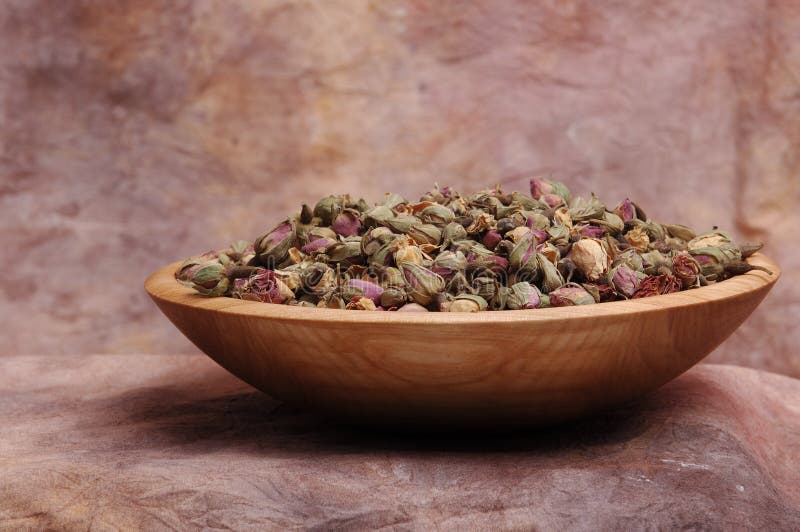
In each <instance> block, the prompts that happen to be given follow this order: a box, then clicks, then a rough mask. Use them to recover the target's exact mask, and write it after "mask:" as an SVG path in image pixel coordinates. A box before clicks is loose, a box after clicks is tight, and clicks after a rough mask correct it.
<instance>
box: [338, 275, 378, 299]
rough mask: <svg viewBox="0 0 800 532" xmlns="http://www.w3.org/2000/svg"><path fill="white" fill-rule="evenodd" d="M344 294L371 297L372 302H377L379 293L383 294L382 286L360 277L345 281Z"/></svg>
mask: <svg viewBox="0 0 800 532" xmlns="http://www.w3.org/2000/svg"><path fill="white" fill-rule="evenodd" d="M345 294H346V295H350V296H351V297H352V296H361V297H366V298H367V299H371V300H372V301H373V302H374V303H376V304H378V303H379V302H380V299H381V294H383V287H382V286H380V285H378V284H375V283H372V282H370V281H364V280H362V279H350V280H349V281H347V288H346V289H345Z"/></svg>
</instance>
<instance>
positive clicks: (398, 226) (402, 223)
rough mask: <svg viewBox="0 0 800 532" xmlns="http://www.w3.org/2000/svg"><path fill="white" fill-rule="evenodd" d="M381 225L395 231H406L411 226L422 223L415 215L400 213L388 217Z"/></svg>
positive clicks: (404, 232)
mask: <svg viewBox="0 0 800 532" xmlns="http://www.w3.org/2000/svg"><path fill="white" fill-rule="evenodd" d="M383 225H385V226H386V227H388V228H390V229H391V230H392V231H394V232H396V233H403V234H406V233H408V232H409V231H410V230H411V229H412V228H413V227H415V226H420V225H424V224H423V223H422V221H420V219H419V218H417V217H416V216H411V215H402V216H396V217H394V218H390V219H388V220H385V221H384V222H383Z"/></svg>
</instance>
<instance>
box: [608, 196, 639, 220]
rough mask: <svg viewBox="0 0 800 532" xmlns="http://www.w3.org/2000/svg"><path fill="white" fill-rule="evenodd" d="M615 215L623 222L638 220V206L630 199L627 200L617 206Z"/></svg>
mask: <svg viewBox="0 0 800 532" xmlns="http://www.w3.org/2000/svg"><path fill="white" fill-rule="evenodd" d="M614 214H616V215H617V216H619V217H620V218H621V219H622V221H623V222H630V221H631V220H637V219H638V217H637V216H636V206H635V205H634V204H633V202H632V201H631V200H630V199H628V198H625V199H624V200H622V203H620V204H619V205H617V206H616V208H615V209H614Z"/></svg>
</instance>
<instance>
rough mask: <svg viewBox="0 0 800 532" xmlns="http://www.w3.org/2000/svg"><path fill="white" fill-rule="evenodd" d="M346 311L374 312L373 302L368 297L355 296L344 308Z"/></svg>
mask: <svg viewBox="0 0 800 532" xmlns="http://www.w3.org/2000/svg"><path fill="white" fill-rule="evenodd" d="M345 308H346V309H347V310H375V308H376V307H375V302H374V301H373V300H371V299H369V298H368V297H361V296H355V297H354V298H353V299H351V300H350V302H349V303H348V304H347V306H346V307H345Z"/></svg>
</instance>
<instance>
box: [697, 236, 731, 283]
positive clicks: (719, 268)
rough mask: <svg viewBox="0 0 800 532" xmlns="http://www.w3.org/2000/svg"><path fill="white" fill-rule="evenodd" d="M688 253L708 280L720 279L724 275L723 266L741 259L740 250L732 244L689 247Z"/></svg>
mask: <svg viewBox="0 0 800 532" xmlns="http://www.w3.org/2000/svg"><path fill="white" fill-rule="evenodd" d="M689 253H690V254H691V255H692V257H694V260H696V261H697V263H698V264H699V265H700V273H702V274H703V277H705V278H706V279H707V280H708V281H721V280H722V279H723V278H724V276H725V266H726V265H728V264H729V263H731V262H733V261H740V260H742V252H741V250H740V249H739V248H737V247H736V246H734V245H732V244H720V245H719V246H711V247H707V248H696V249H690V250H689Z"/></svg>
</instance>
